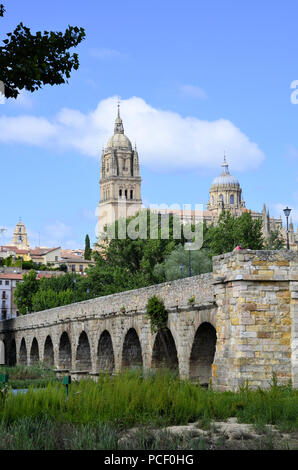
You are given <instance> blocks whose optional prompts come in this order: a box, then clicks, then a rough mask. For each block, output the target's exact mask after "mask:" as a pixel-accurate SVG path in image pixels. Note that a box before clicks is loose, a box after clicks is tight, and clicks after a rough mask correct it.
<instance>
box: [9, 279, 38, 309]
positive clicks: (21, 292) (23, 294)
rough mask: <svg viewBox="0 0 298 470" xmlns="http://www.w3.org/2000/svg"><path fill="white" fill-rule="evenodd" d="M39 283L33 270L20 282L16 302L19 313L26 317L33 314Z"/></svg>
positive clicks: (16, 292) (15, 296) (15, 295)
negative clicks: (34, 298)
mask: <svg viewBox="0 0 298 470" xmlns="http://www.w3.org/2000/svg"><path fill="white" fill-rule="evenodd" d="M38 283H39V281H38V280H37V279H36V271H34V270H31V271H29V273H28V274H24V275H23V282H18V283H17V286H16V290H15V293H14V301H15V304H16V305H17V307H18V310H19V312H20V313H21V314H22V315H24V314H26V313H30V312H33V304H32V301H33V296H34V294H35V293H36V292H37V291H38V287H39V284H38Z"/></svg>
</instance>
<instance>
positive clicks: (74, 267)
mask: <svg viewBox="0 0 298 470" xmlns="http://www.w3.org/2000/svg"><path fill="white" fill-rule="evenodd" d="M71 270H72V272H74V271H75V270H76V266H75V265H74V264H72V265H71Z"/></svg>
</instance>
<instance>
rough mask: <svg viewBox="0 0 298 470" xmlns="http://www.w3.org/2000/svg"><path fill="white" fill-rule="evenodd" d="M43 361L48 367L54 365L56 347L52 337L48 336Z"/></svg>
mask: <svg viewBox="0 0 298 470" xmlns="http://www.w3.org/2000/svg"><path fill="white" fill-rule="evenodd" d="M43 360H44V363H45V364H47V365H48V366H53V365H54V347H53V342H52V340H51V337H50V336H47V339H46V342H45V344H44V355H43Z"/></svg>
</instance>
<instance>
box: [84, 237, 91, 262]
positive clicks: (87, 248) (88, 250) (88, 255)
mask: <svg viewBox="0 0 298 470" xmlns="http://www.w3.org/2000/svg"><path fill="white" fill-rule="evenodd" d="M91 254H92V250H91V247H90V238H89V235H88V234H87V235H86V237H85V251H84V259H87V260H91Z"/></svg>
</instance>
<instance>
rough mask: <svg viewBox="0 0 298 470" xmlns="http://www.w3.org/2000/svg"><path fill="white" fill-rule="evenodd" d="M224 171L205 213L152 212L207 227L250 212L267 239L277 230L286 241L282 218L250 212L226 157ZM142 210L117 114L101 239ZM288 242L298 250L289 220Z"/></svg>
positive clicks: (105, 162)
mask: <svg viewBox="0 0 298 470" xmlns="http://www.w3.org/2000/svg"><path fill="white" fill-rule="evenodd" d="M221 166H222V171H221V173H220V175H218V176H217V177H216V178H214V180H213V181H212V184H211V187H210V190H209V201H208V203H207V208H206V210H204V211H196V210H188V211H187V210H183V211H182V210H179V209H150V210H151V211H152V212H154V213H158V214H168V213H171V214H173V215H175V216H177V217H179V218H180V220H181V222H182V223H195V222H197V221H201V220H202V218H203V220H205V221H206V223H207V225H210V224H216V223H217V221H218V219H219V217H220V214H221V213H222V211H224V210H225V211H229V212H230V213H231V214H232V215H234V216H236V217H237V216H240V215H241V214H243V213H244V212H250V214H251V216H252V217H253V218H262V226H263V234H264V237H265V238H268V237H269V236H270V233H271V232H272V231H275V230H280V233H281V235H282V236H283V238H284V239H286V229H285V228H284V227H283V226H282V219H281V217H279V218H274V217H270V214H269V210H267V208H266V205H265V204H264V206H263V210H262V212H255V211H252V210H249V209H247V208H246V206H245V201H244V200H243V198H242V188H241V186H240V183H239V181H238V180H237V178H235V177H234V176H232V175H231V173H230V171H229V165H228V163H227V160H226V157H224V160H223V163H222V165H221ZM141 209H142V198H141V176H140V164H139V156H138V152H137V149H136V146H135V148H134V149H133V148H132V145H131V142H130V140H129V138H128V137H127V136H126V135H125V134H124V126H123V121H122V119H121V117H120V108H119V104H118V115H117V118H116V121H115V126H114V134H113V136H112V137H111V138H110V139H109V140H108V143H107V146H106V148H103V150H102V155H101V166H100V202H99V205H98V237H99V239H100V238H102V234H103V232H104V227H105V226H108V225H111V224H112V223H113V222H114V221H115V220H118V219H119V218H122V217H123V218H127V217H130V216H134V215H135V214H136V213H137V212H139V211H140V210H141ZM289 241H290V248H291V249H295V250H297V249H298V229H297V231H296V233H295V232H294V226H293V223H292V221H291V220H290V224H289Z"/></svg>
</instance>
